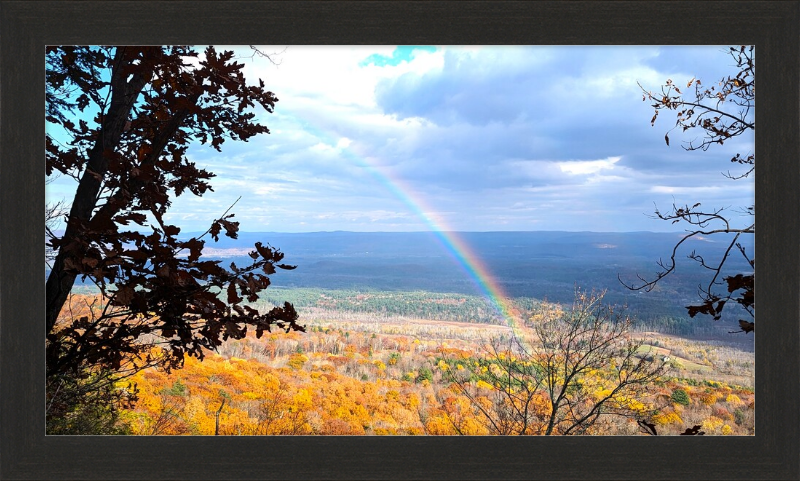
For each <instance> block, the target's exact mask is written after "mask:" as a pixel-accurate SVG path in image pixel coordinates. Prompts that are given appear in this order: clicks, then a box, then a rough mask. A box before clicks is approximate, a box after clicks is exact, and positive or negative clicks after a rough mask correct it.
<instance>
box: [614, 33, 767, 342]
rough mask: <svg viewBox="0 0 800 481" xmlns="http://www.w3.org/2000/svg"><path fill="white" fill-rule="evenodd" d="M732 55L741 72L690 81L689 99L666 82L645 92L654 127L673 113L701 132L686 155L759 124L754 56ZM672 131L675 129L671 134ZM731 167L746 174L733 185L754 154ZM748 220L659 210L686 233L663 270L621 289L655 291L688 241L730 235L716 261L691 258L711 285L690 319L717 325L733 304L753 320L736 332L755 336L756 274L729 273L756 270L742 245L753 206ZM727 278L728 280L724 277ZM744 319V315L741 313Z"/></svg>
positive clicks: (745, 51) (751, 229)
mask: <svg viewBox="0 0 800 481" xmlns="http://www.w3.org/2000/svg"><path fill="white" fill-rule="evenodd" d="M728 53H729V55H730V56H731V57H732V59H733V60H734V62H735V63H736V68H737V69H739V71H738V72H737V73H736V75H735V76H733V77H731V76H727V77H725V78H722V79H721V80H720V81H719V82H718V83H717V85H710V86H705V85H703V84H702V82H701V81H700V80H699V79H695V78H692V79H691V80H689V81H688V83H687V84H686V88H687V89H693V91H692V90H689V91H688V92H687V94H686V95H684V93H683V92H681V89H680V87H678V86H677V85H676V84H675V83H674V82H673V81H672V80H671V79H668V80H667V81H666V83H665V84H664V85H662V86H661V92H660V93H653V92H651V91H648V90H645V89H644V88H643V87H641V85H640V88H642V92H643V95H642V100H643V101H647V100H649V101H651V102H653V103H652V104H651V105H652V107H653V109H654V112H655V113H654V115H653V118H652V119H651V121H650V124H651V125H655V122H656V119H657V118H658V114H659V112H661V111H663V110H667V111H670V110H671V111H674V112H675V113H676V116H677V120H676V122H675V127H673V129H676V128H679V127H680V128H681V130H682V131H684V132H685V131H687V130H691V129H700V131H701V132H702V139H701V140H700V141H699V142H688V143H687V144H685V145H684V146H683V148H684V149H686V150H704V151H705V150H708V149H709V148H710V147H711V146H712V145H715V144H718V145H723V144H724V143H725V142H726V141H728V140H729V139H733V138H735V137H738V136H740V135H742V134H745V133H748V132H754V131H755V120H754V119H753V110H754V109H755V56H754V46H752V45H750V46H745V45H742V46H738V47H730V48H729V49H728ZM671 130H672V129H671ZM664 140H665V142H666V144H667V146H669V132H668V133H667V134H666V135H665V136H664ZM730 161H731V163H734V164H737V165H738V166H743V167H744V169H745V170H744V171H743V172H741V173H738V174H732V173H731V172H730V171H728V172H727V173H726V174H723V175H725V176H726V177H728V178H729V179H731V180H740V179H744V178H748V177H749V176H750V175H752V174H754V172H755V154H754V153H749V154H746V155H742V154H741V153H736V155H734V156H733V157H732V158H731V159H730ZM737 213H738V214H739V215H743V216H745V217H746V218H749V219H748V220H746V221H745V223H744V224H743V226H741V227H740V226H739V225H740V224H741V222H739V223H737V222H735V220H734V218H733V216H734V213H732V212H730V211H727V210H726V209H725V208H713V209H707V208H705V207H702V206H701V204H700V203H694V204H693V205H692V206H691V207H690V206H689V203H687V204H685V205H683V206H679V205H676V204H673V205H672V208H671V210H670V211H669V212H666V213H663V212H661V211H659V210H658V209H656V211H655V216H656V217H657V218H659V219H661V220H664V221H668V222H671V223H672V224H682V225H686V226H687V233H686V234H685V235H684V236H683V237H682V238H681V240H680V241H678V242H677V244H676V245H675V246H674V248H673V249H672V252H671V254H670V258H669V260H667V261H661V260H659V261H658V265H659V267H660V268H661V270H660V271H659V272H658V273H657V274H656V276H655V278H652V279H646V278H644V277H642V276H638V277H639V281H641V282H640V283H626V282H624V281H622V279H620V282H622V284H623V285H625V286H626V287H627V288H629V289H632V290H642V289H643V290H645V291H650V290H652V289H653V288H654V287H655V286H656V284H657V283H658V282H659V281H660V280H661V279H663V278H664V277H666V276H668V275H670V274H671V273H673V272H675V269H676V260H675V259H676V256H677V255H678V252H679V250H680V249H681V248H682V247H683V244H684V242H686V241H687V240H688V239H690V238H692V237H697V236H717V237H719V236H725V235H727V236H729V237H728V238H727V239H725V240H724V241H726V242H727V243H728V245H727V248H726V250H725V252H724V253H723V255H722V256H721V257H720V258H718V259H706V258H705V257H703V256H702V255H701V254H699V253H697V252H696V251H692V252H691V253H689V254H688V257H689V258H690V259H692V260H693V261H695V262H696V263H697V264H698V265H700V266H701V267H702V268H703V269H705V270H707V271H708V274H709V277H708V281H707V282H705V283H704V284H702V285H700V286H699V288H698V294H699V297H700V300H701V303H700V304H696V305H689V306H686V309H687V311H688V313H689V315H690V316H691V317H694V316H696V315H697V314H706V315H710V316H712V317H713V319H714V320H719V319H720V318H721V317H722V313H723V310H725V309H726V307H727V308H728V310H730V306H731V305H738V306H739V307H740V309H739V310H738V312H740V313H742V314H743V313H746V314H747V315H748V316H749V319H750V320H746V319H740V320H739V326H740V328H741V329H740V330H739V331H733V332H745V333H747V332H752V331H753V330H754V328H755V325H754V322H753V319H754V318H755V298H754V291H753V287H754V280H755V274H754V272H744V273H742V272H737V273H735V274H733V273H730V272H729V270H728V269H726V264H727V265H730V264H729V260H730V257H731V256H732V255H741V256H742V257H743V258H744V260H745V261H746V262H747V263H748V264H749V265H750V267H751V268H753V269H755V258H754V257H753V253H752V252H747V251H746V249H745V247H744V246H743V244H742V241H741V240H742V238H743V236H753V235H754V234H755V221H754V220H753V219H754V217H755V205H753V204H751V205H748V206H744V207H743V208H742V209H741V211H739V212H737ZM726 274H727V275H726ZM740 315H741V314H740Z"/></svg>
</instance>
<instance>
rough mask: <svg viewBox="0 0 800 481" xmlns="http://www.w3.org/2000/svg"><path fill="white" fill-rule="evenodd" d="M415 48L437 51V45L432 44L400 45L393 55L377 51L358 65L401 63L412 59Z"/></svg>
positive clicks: (392, 64) (381, 65)
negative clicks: (381, 53)
mask: <svg viewBox="0 0 800 481" xmlns="http://www.w3.org/2000/svg"><path fill="white" fill-rule="evenodd" d="M414 50H422V51H425V52H435V51H436V47H434V46H431V45H400V46H398V47H397V48H396V49H394V51H393V52H392V56H391V57H389V56H387V55H380V54H377V53H375V54H372V55H370V56H369V57H367V58H365V59H364V60H362V61H361V62H359V64H358V65H359V66H360V67H365V66H367V65H375V66H377V67H385V66H387V65H390V66H395V65H399V64H400V62H408V61H410V60H411V57H412V56H413V52H414Z"/></svg>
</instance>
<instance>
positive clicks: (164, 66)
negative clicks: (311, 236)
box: [46, 46, 304, 386]
mask: <svg viewBox="0 0 800 481" xmlns="http://www.w3.org/2000/svg"><path fill="white" fill-rule="evenodd" d="M242 66H243V65H242V64H239V63H237V62H236V61H235V59H234V56H233V52H221V53H220V52H217V51H216V49H215V48H214V47H207V48H206V49H205V51H204V52H203V55H202V56H198V53H197V52H196V51H195V50H194V49H193V48H191V47H186V46H168V47H80V46H58V47H48V48H47V56H46V85H47V92H46V119H47V122H48V133H47V137H46V166H47V167H46V168H47V170H46V173H47V175H48V176H51V175H54V174H60V175H62V176H68V177H72V178H74V179H75V180H76V181H77V188H76V191H75V195H74V198H73V199H72V202H71V205H70V206H69V214H68V215H67V216H66V217H65V220H66V229H65V231H64V232H63V234H61V235H60V236H59V235H57V234H56V233H55V232H54V231H53V230H52V229H47V233H48V240H47V245H48V248H49V249H51V251H52V254H51V255H54V257H53V262H52V267H51V272H50V275H49V276H48V278H47V300H46V321H47V332H46V335H47V375H48V379H49V380H50V379H57V378H58V377H59V376H76V375H79V376H83V377H88V376H90V375H92V374H90V373H87V370H88V371H90V372H93V371H99V370H111V371H113V372H121V371H124V370H127V371H126V372H130V371H135V370H137V369H141V368H143V367H146V366H149V365H158V366H161V367H164V368H166V369H170V368H176V367H180V366H181V365H182V363H183V359H184V355H186V354H188V355H191V356H196V357H198V358H201V359H202V358H203V350H204V349H214V348H215V347H216V346H219V345H220V344H221V342H222V341H223V340H225V339H227V338H235V339H238V338H242V337H244V336H245V334H246V333H247V330H248V328H250V329H254V330H255V332H256V334H257V335H258V336H259V337H260V336H261V335H262V333H263V332H264V331H269V330H270V329H271V328H272V327H273V326H277V327H279V328H283V329H285V330H287V331H288V330H301V331H302V330H304V329H303V327H302V326H300V325H299V324H297V322H296V321H297V313H296V312H295V310H294V307H293V306H292V305H291V304H289V303H284V305H283V306H279V307H275V308H273V309H272V310H270V311H268V312H259V311H257V310H256V309H253V308H252V307H250V306H248V305H245V304H244V301H245V300H247V301H249V302H253V301H255V300H256V299H257V296H258V293H259V292H260V291H262V290H264V289H266V288H267V287H268V286H269V283H270V281H269V278H268V276H269V275H271V274H273V273H275V271H276V269H277V268H281V269H292V268H293V266H289V265H285V264H281V263H280V262H281V260H282V259H283V254H282V253H281V252H280V251H279V250H278V249H275V248H273V247H271V246H269V245H265V244H263V243H261V242H259V243H256V244H255V248H254V250H253V251H252V252H251V253H250V258H251V259H252V262H251V263H250V265H247V266H243V267H239V266H236V265H235V264H233V263H231V264H230V266H228V267H223V266H222V265H221V263H220V261H215V260H206V259H204V258H203V248H204V246H205V243H206V239H204V237H205V236H206V235H208V236H210V237H211V238H213V239H214V240H215V241H216V240H219V235H220V234H221V233H223V232H224V235H226V236H228V237H231V238H236V237H237V232H238V223H237V222H234V221H232V220H231V218H232V217H233V214H228V213H227V212H226V213H224V214H223V215H222V216H221V217H219V218H218V219H215V220H213V221H212V222H211V224H210V226H209V228H208V230H207V231H206V232H205V233H204V234H203V235H201V236H198V237H193V238H190V239H181V238H179V237H178V236H179V234H180V228H179V227H177V226H175V225H170V224H168V223H167V222H166V221H165V214H166V212H167V210H168V209H169V207H170V205H171V202H172V199H173V198H175V197H178V196H180V195H183V194H185V193H187V192H190V193H192V194H194V195H196V196H202V195H203V194H204V193H205V192H207V191H209V190H212V188H211V185H210V184H209V180H210V179H211V178H212V177H214V174H213V173H211V172H208V171H206V170H204V169H201V168H199V167H197V166H196V165H195V164H194V163H193V162H190V161H189V160H188V159H187V157H186V151H187V149H188V147H189V145H190V144H191V143H192V142H198V141H199V142H200V143H202V144H206V143H208V144H210V146H211V147H213V148H214V149H216V150H217V151H220V148H221V145H222V144H223V143H224V142H225V141H226V140H228V139H230V140H242V141H247V140H248V139H249V138H251V137H253V136H255V135H258V134H262V133H269V130H268V129H267V127H266V126H265V125H261V124H259V123H258V122H257V121H256V119H255V114H254V113H253V112H252V111H251V110H252V108H253V107H255V106H256V104H257V105H260V106H261V107H263V108H264V110H266V111H267V112H272V110H273V107H274V105H275V102H277V101H278V99H277V98H276V97H275V95H274V94H273V93H272V92H269V91H267V90H265V89H264V83H263V81H260V80H259V83H258V84H257V85H247V84H246V82H245V78H244V76H243V75H242V72H241V69H242ZM48 215H50V216H52V214H48ZM79 276H80V277H81V278H82V279H84V280H87V279H88V280H89V281H91V282H92V283H94V284H95V285H96V286H97V287H98V288H99V289H100V292H101V298H100V300H98V301H97V304H96V305H94V306H93V308H92V309H89V310H88V312H86V313H85V314H83V315H80V316H68V315H61V314H62V313H63V312H64V311H65V309H67V308H68V307H69V303H68V302H67V301H68V299H69V296H70V293H71V291H72V287H73V285H74V283H75V280H76V279H77V278H78V277H79ZM155 346H157V347H159V348H160V350H156V351H154V350H153V347H155ZM158 352H160V353H161V354H160V355H159V354H154V353H158ZM79 373H83V374H79ZM63 384H64V383H54V385H55V386H59V385H63Z"/></svg>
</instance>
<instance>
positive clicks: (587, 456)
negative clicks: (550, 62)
mask: <svg viewBox="0 0 800 481" xmlns="http://www.w3.org/2000/svg"><path fill="white" fill-rule="evenodd" d="M142 43H147V44H156V45H162V44H175V43H180V44H194V45H204V44H217V45H242V44H287V45H291V44H341V45H346V44H433V45H437V44H438V45H445V44H447V45H458V44H604V45H616V44H618V45H630V44H653V45H682V44H683V45H685V44H714V45H720V44H723V45H724V44H755V45H756V52H757V56H758V62H759V66H758V75H759V79H758V82H759V94H758V99H759V105H758V111H757V112H758V113H757V117H758V121H759V123H760V129H759V133H758V137H757V142H756V152H757V153H758V156H759V158H760V159H762V161H761V162H762V163H761V164H760V167H759V173H758V176H756V178H755V182H756V199H757V202H756V205H757V206H758V219H759V229H758V234H757V235H756V239H755V243H756V251H757V253H758V267H757V269H758V272H759V275H758V283H757V289H756V293H757V296H758V298H759V314H758V319H759V321H760V322H759V325H758V333H759V336H758V338H757V339H756V356H757V363H756V392H757V398H758V401H759V403H758V408H757V416H756V435H755V436H749V437H710V436H695V437H688V436H682V437H613V438H609V437H561V438H544V437H530V438H518V437H419V438H416V437H361V436H354V437H304V436H300V437H270V438H260V437H254V438H248V437H95V436H45V434H44V411H43V409H44V382H43V380H44V349H43V347H44V343H43V331H44V305H43V302H40V299H44V277H43V276H42V265H41V264H42V251H43V238H44V236H43V229H42V227H43V226H42V222H41V221H40V220H39V221H37V220H36V219H41V218H42V211H43V207H44V198H45V197H44V189H45V187H44V175H43V174H44V136H43V135H42V134H43V132H44V109H43V106H44V91H45V90H44V75H43V74H44V61H43V60H44V46H45V45H47V44H118V45H131V44H142ZM799 65H800V2H798V1H797V0H793V1H785V2H772V1H758V2H752V1H744V2H728V1H712V2H694V1H670V2H661V1H641V2H640V1H636V2H628V1H616V2H597V1H565V2H547V1H542V2H507V1H498V2H489V1H463V2H442V1H421V2H411V1H378V2H372V1H294V2H267V1H264V2H259V1H227V2H225V1H218V2H213V1H210V2H194V1H184V0H176V1H116V2H103V1H38V2H37V1H7V0H0V108H1V109H2V110H0V149H2V150H0V187H1V188H0V222H2V226H0V268H2V275H0V478H2V479H9V480H10V479H198V480H199V479H453V478H455V479H505V480H511V479H551V480H556V479H728V480H733V479H800V441H799V438H798V431H800V417H799V416H800V410H798V408H797V406H798V399H800V354H799V353H800V351H799V350H798V341H799V340H800V299H799V298H800V296H799V295H800V276H799V275H798V271H799V270H800V256H799V255H798V254H800V235H799V234H800V233H799V232H798V223H799V222H800V187H798V183H800V141H799V140H798V134H799V133H800V123H799V122H798V120H799V119H800V87H798V85H800V68H799V67H798V66H799ZM278 96H280V94H279V93H278ZM37 105H38V106H39V107H36V106H37ZM643 121H645V122H646V119H643Z"/></svg>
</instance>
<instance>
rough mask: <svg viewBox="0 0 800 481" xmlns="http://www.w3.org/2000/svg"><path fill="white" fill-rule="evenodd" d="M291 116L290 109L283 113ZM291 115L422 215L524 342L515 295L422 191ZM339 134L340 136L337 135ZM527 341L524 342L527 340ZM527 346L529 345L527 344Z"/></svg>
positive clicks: (418, 215) (448, 250)
mask: <svg viewBox="0 0 800 481" xmlns="http://www.w3.org/2000/svg"><path fill="white" fill-rule="evenodd" d="M282 114H283V115H285V116H286V115H287V113H286V111H285V110H284V111H283V112H282ZM288 117H291V118H293V119H294V120H297V121H298V122H299V123H300V124H301V125H303V126H304V128H305V130H306V131H307V132H309V133H310V134H312V135H314V136H315V137H316V138H318V139H320V140H322V141H324V142H325V143H326V144H330V145H339V146H340V147H341V153H342V155H343V156H344V157H346V158H347V159H348V160H350V161H352V162H354V163H355V164H356V165H359V166H361V167H363V168H364V169H365V170H366V171H367V172H369V174H370V175H371V176H372V177H374V178H375V179H376V180H377V181H378V182H380V183H381V184H382V185H384V186H385V187H386V188H387V189H388V190H389V191H390V192H391V193H392V194H393V195H394V196H395V197H397V198H398V199H399V200H400V201H401V202H402V203H403V204H405V205H406V206H407V207H408V208H409V209H410V210H411V212H412V213H413V214H414V215H416V216H417V217H419V218H420V219H421V220H422V221H423V222H424V223H425V224H426V225H427V226H428V228H429V229H430V232H431V233H432V234H433V235H434V236H435V237H436V239H437V240H438V241H439V243H440V244H441V246H442V247H443V249H444V251H445V252H447V254H448V255H449V256H450V257H451V258H452V259H453V260H454V261H455V263H456V264H457V265H458V266H459V267H461V269H462V270H463V271H464V272H465V273H466V275H467V276H468V277H469V278H470V280H471V281H472V282H473V283H474V284H475V286H476V287H477V288H478V290H479V292H481V293H482V294H483V295H484V296H485V297H486V298H487V299H488V300H489V301H490V303H491V304H492V305H493V306H494V308H495V309H496V310H497V312H498V313H499V314H500V315H501V316H502V318H503V319H504V320H505V322H506V324H507V325H508V326H509V327H510V328H511V329H512V331H514V333H515V334H517V336H516V337H517V338H518V339H519V340H520V341H522V339H523V338H522V336H520V335H519V334H520V332H519V330H520V326H521V323H520V319H519V316H518V315H516V314H515V313H514V310H513V308H512V304H511V301H510V299H511V297H510V296H508V295H506V294H505V292H503V288H502V286H501V285H500V283H499V282H498V281H497V280H496V278H495V276H493V275H492V273H491V271H490V270H489V268H488V267H487V265H486V263H485V262H484V261H483V260H482V259H481V258H480V257H479V256H478V255H477V254H476V253H475V252H474V250H473V249H472V248H471V247H470V246H469V244H467V242H465V241H464V239H462V238H461V237H460V236H459V234H458V232H456V231H454V230H453V229H452V228H450V226H449V225H448V224H447V222H446V221H445V220H444V219H443V218H442V217H441V216H440V215H437V214H436V213H435V212H436V209H434V208H432V206H430V205H428V203H427V202H426V200H425V199H424V198H423V197H422V196H421V195H419V194H415V193H414V192H415V191H414V189H413V188H412V186H410V185H408V184H407V183H406V182H405V181H404V180H403V179H401V178H399V177H398V176H397V175H396V174H395V173H393V172H391V171H390V170H388V169H387V168H385V167H383V166H381V165H380V164H379V163H378V162H377V161H376V159H374V157H370V156H368V155H361V154H359V153H358V152H357V149H356V147H355V146H352V147H351V145H353V144H349V145H345V146H341V144H340V143H339V142H338V141H336V140H334V138H333V137H334V135H335V134H333V135H328V134H326V133H325V132H323V131H321V130H320V129H319V128H317V127H315V126H314V125H313V124H312V123H310V122H306V121H304V120H303V119H299V118H297V117H295V116H292V115H288ZM336 136H337V137H338V135H336ZM523 342H524V341H523ZM525 347H526V348H527V347H528V346H527V345H525Z"/></svg>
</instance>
